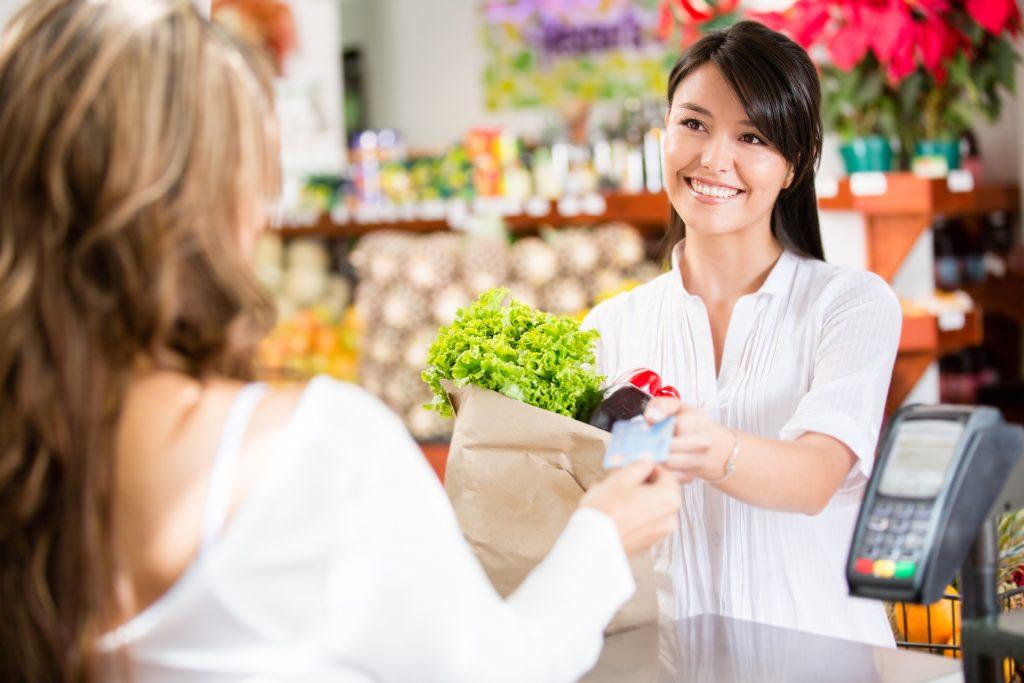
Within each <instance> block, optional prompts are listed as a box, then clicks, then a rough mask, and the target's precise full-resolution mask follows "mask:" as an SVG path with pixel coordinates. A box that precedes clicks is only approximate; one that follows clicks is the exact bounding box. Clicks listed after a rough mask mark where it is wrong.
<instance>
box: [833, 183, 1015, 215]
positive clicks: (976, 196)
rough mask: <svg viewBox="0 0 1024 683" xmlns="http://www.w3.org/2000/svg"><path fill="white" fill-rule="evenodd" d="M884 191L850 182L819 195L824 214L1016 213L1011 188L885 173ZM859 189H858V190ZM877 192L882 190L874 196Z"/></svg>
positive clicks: (1013, 188)
mask: <svg viewBox="0 0 1024 683" xmlns="http://www.w3.org/2000/svg"><path fill="white" fill-rule="evenodd" d="M882 175H884V176H885V185H884V188H883V187H881V186H874V187H870V185H871V184H870V183H857V182H856V180H854V181H851V179H850V178H843V179H841V180H839V181H838V186H837V188H836V190H837V191H836V192H835V194H834V196H831V197H824V196H821V193H820V192H819V196H818V205H819V206H820V207H821V208H822V209H824V210H834V211H859V212H861V213H863V214H865V215H867V216H893V215H909V214H928V215H943V216H969V215H977V214H985V213H989V212H991V211H1016V210H1017V208H1018V207H1019V206H1020V193H1019V190H1018V188H1017V187H1016V186H1014V185H979V186H977V187H970V189H968V187H969V185H968V186H962V188H958V187H957V186H956V183H955V182H951V181H950V180H949V179H946V178H920V177H918V176H916V175H914V174H913V173H886V174H882ZM858 185H860V186H861V187H858ZM877 190H883V191H882V192H880V193H876V191H877Z"/></svg>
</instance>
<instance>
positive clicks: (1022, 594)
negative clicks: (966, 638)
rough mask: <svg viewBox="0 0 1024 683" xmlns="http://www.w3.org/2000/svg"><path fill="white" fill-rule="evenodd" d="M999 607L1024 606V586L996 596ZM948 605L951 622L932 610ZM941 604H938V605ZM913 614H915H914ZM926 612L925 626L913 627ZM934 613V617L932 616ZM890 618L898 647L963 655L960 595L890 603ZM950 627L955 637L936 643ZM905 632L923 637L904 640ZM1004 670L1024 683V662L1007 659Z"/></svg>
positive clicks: (1010, 679) (1006, 609) (1016, 681)
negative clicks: (921, 602)
mask: <svg viewBox="0 0 1024 683" xmlns="http://www.w3.org/2000/svg"><path fill="white" fill-rule="evenodd" d="M997 599H998V601H999V604H1000V606H1001V607H1002V609H1003V611H1004V612H1009V611H1011V610H1016V609H1020V608H1022V607H1024V587H1018V588H1013V589H1011V590H1008V591H1004V592H1002V593H1000V594H999V595H998V596H997ZM946 601H948V604H949V621H946V620H945V614H944V613H943V612H941V611H938V612H935V613H933V610H943V609H945V606H944V605H943V603H944V602H946ZM936 605H938V607H936ZM911 614H913V615H914V616H913V617H911ZM922 614H923V615H924V617H923V618H924V621H925V624H924V628H923V629H922V628H921V627H920V625H919V624H915V628H913V629H911V621H912V620H914V621H916V620H920V619H921V615H922ZM933 614H935V616H934V617H933ZM889 621H890V623H891V624H892V627H893V633H894V634H895V635H896V646H897V647H901V648H905V649H908V650H918V651H921V652H930V653H932V654H936V655H943V656H946V657H953V658H956V659H960V658H961V657H962V656H963V654H962V651H963V645H962V644H961V642H960V621H961V617H960V596H959V595H956V594H954V593H946V594H945V595H943V596H942V599H941V600H939V601H938V602H937V603H935V604H933V605H928V606H924V605H911V604H908V603H903V602H898V603H892V604H890V606H889ZM946 629H948V630H949V631H950V632H951V634H952V637H951V638H950V639H949V641H948V642H946V643H938V642H935V641H936V640H939V639H940V638H941V635H943V634H944V633H945V631H946ZM903 634H907V636H910V635H913V636H915V637H917V638H920V637H921V636H922V635H923V636H924V637H925V638H924V640H920V639H918V640H911V639H910V638H909V637H907V638H905V639H902V640H901V638H903ZM1003 671H1004V674H1005V676H1006V680H1007V681H1008V682H1009V683H1024V662H1016V661H1014V660H1012V659H1007V660H1005V661H1004V663H1003Z"/></svg>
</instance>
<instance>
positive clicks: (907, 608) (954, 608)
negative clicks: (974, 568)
mask: <svg viewBox="0 0 1024 683" xmlns="http://www.w3.org/2000/svg"><path fill="white" fill-rule="evenodd" d="M946 595H959V593H957V592H956V589H955V588H953V587H952V586H947V587H946ZM954 620H955V621H956V630H957V631H959V630H960V601H959V600H951V599H949V598H943V599H942V600H939V601H938V602H935V603H932V604H931V605H927V606H925V605H910V604H905V603H902V602H898V603H896V629H897V630H898V631H899V632H900V635H901V636H902V637H903V639H904V640H905V641H907V642H910V643H934V644H936V645H945V644H946V643H948V642H949V641H950V639H952V638H953V628H954V626H953V622H954ZM957 636H958V638H957V640H958V641H959V633H957Z"/></svg>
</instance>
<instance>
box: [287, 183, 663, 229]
mask: <svg viewBox="0 0 1024 683" xmlns="http://www.w3.org/2000/svg"><path fill="white" fill-rule="evenodd" d="M600 197H601V201H602V202H603V204H604V206H603V211H600V212H597V213H588V212H587V211H586V210H585V208H584V207H581V206H580V203H581V202H580V201H573V202H571V204H572V205H573V206H572V210H569V204H570V202H566V201H564V200H563V201H561V202H560V201H556V200H541V201H542V202H543V203H544V204H543V209H542V210H540V211H537V210H534V211H533V212H531V213H525V212H524V213H514V214H512V215H507V216H505V217H504V220H505V222H506V224H507V225H508V227H509V230H511V231H512V232H528V231H532V230H536V229H537V228H538V227H539V226H544V225H547V226H551V227H554V228H561V227H567V226H586V225H596V224H600V223H609V222H615V221H621V222H624V223H630V224H632V225H634V226H635V227H636V228H637V229H639V230H640V231H641V232H644V233H647V234H660V233H661V232H663V231H664V229H665V226H666V224H667V222H668V211H669V208H668V207H669V204H668V197H667V196H666V195H665V193H664V192H657V193H648V192H644V193H641V194H621V193H611V194H604V195H600ZM535 201H536V200H535ZM535 208H536V207H535ZM449 229H450V226H449V224H448V221H447V219H444V218H439V219H434V220H424V219H414V220H401V219H399V220H392V221H370V222H359V221H354V220H353V221H347V222H344V223H338V222H335V221H334V220H333V219H332V218H331V217H330V216H329V215H326V214H325V215H322V216H321V217H320V218H319V219H318V220H317V221H316V222H315V223H314V224H313V225H310V226H303V227H295V226H286V227H282V228H279V229H278V233H279V234H280V235H281V236H282V237H285V238H292V237H338V238H350V237H359V236H361V235H366V234H368V233H371V232H375V231H379V230H402V231H405V232H420V233H425V232H437V231H439V230H449Z"/></svg>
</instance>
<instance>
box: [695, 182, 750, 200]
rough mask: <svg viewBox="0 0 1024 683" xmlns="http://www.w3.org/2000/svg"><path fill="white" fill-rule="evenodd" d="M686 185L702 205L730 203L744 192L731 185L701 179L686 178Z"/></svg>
mask: <svg viewBox="0 0 1024 683" xmlns="http://www.w3.org/2000/svg"><path fill="white" fill-rule="evenodd" d="M686 185H687V186H688V187H689V188H690V193H691V194H693V196H694V197H696V198H697V200H698V201H700V202H702V203H704V204H724V203H726V202H731V201H732V200H734V199H736V198H737V197H739V196H740V195H742V194H744V193H745V191H744V190H741V189H739V188H738V187H733V186H731V185H724V184H722V183H715V182H711V181H710V180H704V179H702V178H687V179H686Z"/></svg>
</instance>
